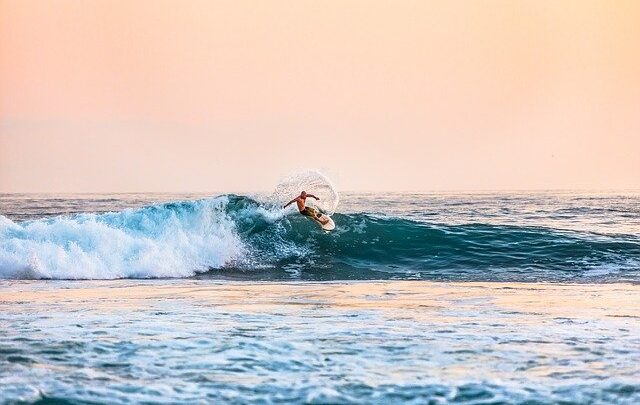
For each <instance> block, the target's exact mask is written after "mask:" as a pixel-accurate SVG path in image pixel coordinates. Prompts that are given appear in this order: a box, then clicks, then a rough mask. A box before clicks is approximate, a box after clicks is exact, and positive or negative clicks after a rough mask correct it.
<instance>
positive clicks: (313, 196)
mask: <svg viewBox="0 0 640 405" xmlns="http://www.w3.org/2000/svg"><path fill="white" fill-rule="evenodd" d="M307 197H311V198H315V199H316V200H320V199H319V198H318V197H316V196H315V195H313V194H307Z"/></svg>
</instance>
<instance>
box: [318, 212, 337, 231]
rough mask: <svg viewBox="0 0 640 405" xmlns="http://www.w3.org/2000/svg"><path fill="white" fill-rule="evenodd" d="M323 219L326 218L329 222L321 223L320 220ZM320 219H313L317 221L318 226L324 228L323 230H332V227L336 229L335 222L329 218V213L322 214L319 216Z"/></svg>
mask: <svg viewBox="0 0 640 405" xmlns="http://www.w3.org/2000/svg"><path fill="white" fill-rule="evenodd" d="M325 219H328V220H329V222H326V223H325V224H324V225H323V224H322V222H320V220H322V221H324V220H325ZM320 220H317V219H315V221H316V222H317V223H318V225H320V228H322V229H324V230H325V231H333V230H334V229H336V223H335V222H333V219H331V217H330V216H329V215H326V214H322V215H321V216H320Z"/></svg>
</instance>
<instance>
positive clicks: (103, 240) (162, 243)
mask: <svg viewBox="0 0 640 405" xmlns="http://www.w3.org/2000/svg"><path fill="white" fill-rule="evenodd" d="M333 218H334V220H335V222H336V224H337V230H336V231H334V232H330V233H324V232H322V231H320V230H319V229H318V227H317V226H316V225H315V224H314V223H312V222H311V221H309V220H308V219H306V218H303V217H301V216H300V215H298V214H297V213H292V214H290V215H287V212H286V211H283V210H282V209H280V206H279V205H277V204H275V203H260V202H258V201H256V200H254V199H251V198H248V197H243V196H237V195H226V196H221V197H216V198H209V199H203V200H197V201H183V202H175V203H167V204H161V205H153V206H148V207H144V208H139V209H127V210H124V211H120V212H111V213H105V214H78V215H73V216H65V217H63V216H60V217H54V218H49V219H39V220H31V221H23V222H12V221H10V220H9V219H7V218H5V217H0V278H13V279H23V278H54V279H113V278H157V277H177V278H178V277H192V276H194V275H199V277H234V278H246V279H267V280H272V279H291V278H295V279H310V280H348V279H362V280H366V279H430V280H474V281H491V280H493V281H586V282H593V281H640V238H638V237H637V236H634V235H599V234H594V233H586V232H576V231H563V230H557V229H550V228H542V227H532V226H522V225H520V226H515V225H495V224H480V223H476V224H455V225H452V224H434V223H425V222H419V221H415V220H410V219H404V218H400V217H393V216H375V215H370V214H364V213H355V214H335V215H334V216H333ZM202 273H205V274H202Z"/></svg>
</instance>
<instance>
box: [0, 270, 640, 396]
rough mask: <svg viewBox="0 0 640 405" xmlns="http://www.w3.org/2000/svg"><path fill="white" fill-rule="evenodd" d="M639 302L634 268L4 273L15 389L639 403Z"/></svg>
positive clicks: (14, 392)
mask: <svg viewBox="0 0 640 405" xmlns="http://www.w3.org/2000/svg"><path fill="white" fill-rule="evenodd" d="M638 308H640V285H635V284H623V283H616V284H560V283H507V282H482V283H477V282H431V281H352V282H286V283H274V282H245V281H241V282H235V281H219V280H184V279H182V280H180V279H172V280H106V281H73V282H65V281H7V280H3V281H0V314H1V315H0V324H1V325H2V332H0V364H2V367H0V370H2V371H1V373H2V375H0V381H4V383H3V384H2V388H1V389H0V390H1V391H2V392H0V397H2V398H4V399H5V401H8V402H11V401H16V400H24V401H25V402H33V401H36V400H38V399H42V398H47V399H52V398H54V399H64V400H67V401H96V402H99V403H103V402H110V403H124V402H128V401H134V402H136V401H150V402H176V401H177V402H184V401H194V402H206V401H212V400H213V401H224V402H231V403H234V402H235V403H243V402H251V401H266V402H269V401H271V402H274V401H275V402H294V403H302V402H311V403H326V402H340V403H358V402H382V401H391V402H399V401H402V402H412V401H413V402H423V401H428V400H433V401H435V402H437V403H449V402H461V401H463V400H468V401H469V402H471V403H475V402H482V401H490V402H491V401H498V402H499V401H504V402H507V403H519V402H524V401H527V400H535V401H538V402H537V403H552V402H557V401H569V402H571V401H573V402H592V403H600V402H602V403H604V402H609V403H633V402H634V401H637V400H639V399H640V385H639V384H638V382H637V375H639V374H640V337H638V336H640V313H639V312H638ZM465 398H466V399H465Z"/></svg>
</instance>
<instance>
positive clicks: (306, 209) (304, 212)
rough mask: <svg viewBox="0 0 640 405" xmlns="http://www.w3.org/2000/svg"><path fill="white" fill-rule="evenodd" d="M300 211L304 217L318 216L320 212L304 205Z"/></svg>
mask: <svg viewBox="0 0 640 405" xmlns="http://www.w3.org/2000/svg"><path fill="white" fill-rule="evenodd" d="M300 213H301V214H302V215H304V216H305V217H310V218H318V217H320V212H318V210H316V209H315V208H311V207H304V209H303V210H302V211H300Z"/></svg>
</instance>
